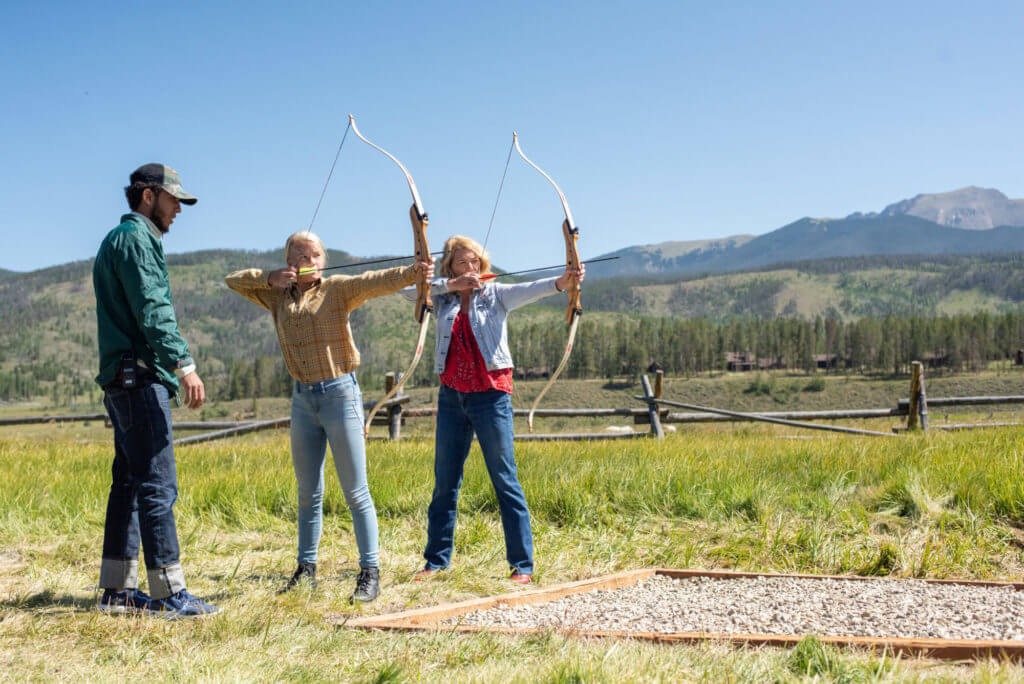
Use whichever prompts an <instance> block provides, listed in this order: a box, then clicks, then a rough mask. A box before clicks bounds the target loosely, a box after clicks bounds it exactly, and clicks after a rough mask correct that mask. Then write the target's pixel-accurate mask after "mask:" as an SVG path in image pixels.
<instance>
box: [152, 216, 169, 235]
mask: <svg viewBox="0 0 1024 684" xmlns="http://www.w3.org/2000/svg"><path fill="white" fill-rule="evenodd" d="M149 220H150V221H152V222H153V225H154V226H156V229H157V230H159V231H160V232H161V233H166V232H168V231H169V230H170V229H171V225H170V223H168V221H167V220H166V219H165V218H164V217H163V216H160V215H159V214H158V213H156V212H155V211H154V212H153V215H152V216H150V217H149Z"/></svg>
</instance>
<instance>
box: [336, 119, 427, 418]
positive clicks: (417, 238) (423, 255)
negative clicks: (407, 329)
mask: <svg viewBox="0 0 1024 684" xmlns="http://www.w3.org/2000/svg"><path fill="white" fill-rule="evenodd" d="M348 121H349V125H350V126H351V127H352V132H353V133H355V134H356V135H357V136H358V137H359V139H360V140H362V141H363V142H364V143H366V144H367V145H369V146H370V147H372V148H374V149H375V150H377V151H378V152H380V153H381V154H383V155H384V156H386V157H387V158H388V159H390V160H391V161H393V162H395V164H397V165H398V168H400V169H401V170H402V173H403V174H405V180H406V181H407V182H408V183H409V191H410V192H411V193H412V207H410V208H409V220H410V221H411V223H412V236H413V247H414V249H413V254H414V255H415V257H416V260H417V261H426V262H429V261H430V245H429V244H428V243H427V223H428V219H427V212H425V211H424V210H423V203H422V202H421V201H420V193H419V191H418V190H417V189H416V183H415V182H414V181H413V179H412V174H410V173H409V170H408V169H407V168H405V165H404V164H402V162H400V161H398V159H397V158H396V157H395V156H394V155H393V154H391V153H390V152H388V151H387V150H385V149H384V148H383V147H380V146H379V145H375V144H374V143H372V142H370V141H369V140H367V139H366V137H365V136H364V135H363V134H362V133H360V132H359V129H358V128H357V127H356V119H355V117H354V116H352V115H351V114H349V115H348ZM433 311H434V303H433V302H432V301H431V299H430V281H429V280H427V275H426V273H421V274H420V277H419V278H418V279H417V281H416V308H414V309H413V317H414V318H415V319H416V321H417V322H418V323H419V324H420V332H419V337H418V338H417V342H416V353H415V354H414V355H413V357H412V363H410V364H409V367H408V368H407V369H406V371H405V373H403V374H402V376H401V377H400V378H396V382H395V384H394V386H393V387H392V388H391V391H389V392H388V393H387V394H385V395H384V398H383V399H381V400H380V401H378V402H377V403H376V404H375V405H374V407H373V408H372V409H371V410H370V415H369V416H367V418H366V424H365V426H364V427H365V433H366V434H367V435H369V434H370V424H371V423H372V422H373V417H374V416H375V415H377V411H379V410H380V408H381V406H383V405H384V403H385V402H387V401H388V400H389V399H391V398H392V397H394V396H395V395H396V394H398V392H399V391H401V389H402V386H403V385H405V382H406V380H408V379H409V378H410V377H411V376H412V372H413V371H414V370H416V366H417V364H419V362H420V357H421V356H422V355H423V343H424V340H426V337H427V328H428V326H429V323H430V314H431V313H432V312H433Z"/></svg>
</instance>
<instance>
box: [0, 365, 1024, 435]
mask: <svg viewBox="0 0 1024 684" xmlns="http://www.w3.org/2000/svg"><path fill="white" fill-rule="evenodd" d="M640 380H641V383H640V384H641V388H642V389H643V394H638V395H633V398H634V399H636V400H637V401H639V402H641V403H643V404H644V406H643V407H642V408H549V409H537V411H536V412H535V414H534V416H535V417H536V418H613V417H630V418H632V419H633V423H634V424H636V425H649V426H650V428H649V430H648V431H646V432H632V431H631V432H625V433H596V432H581V433H547V434H531V433H519V434H516V435H515V439H516V440H517V441H540V440H613V439H636V438H647V437H653V438H655V439H661V438H663V437H664V436H665V427H664V426H665V425H666V424H672V423H674V424H685V423H719V422H750V421H754V422H765V423H775V424H779V425H786V426H789V427H796V428H800V429H811V430H824V431H829V432H837V433H845V434H857V435H872V436H878V437H889V438H891V437H894V436H896V435H898V434H900V433H905V432H908V431H915V430H920V431H923V432H927V431H928V430H929V429H939V430H968V429H974V428H985V427H1008V426H1019V425H1024V423H1020V422H999V423H969V424H947V425H936V426H931V425H930V424H929V417H928V407H929V406H991V405H999V404H1024V396H987V397H986V396H983V397H932V398H928V397H927V394H926V392H925V382H924V371H923V366H922V364H921V363H920V362H918V361H915V362H913V363H912V364H911V381H910V396H909V398H907V399H900V400H898V401H897V404H896V406H895V407H893V408H877V409H837V410H828V411H763V412H757V413H746V412H739V411H731V410H727V409H720V408H714V407H711V406H700V405H696V404H686V403H682V402H677V401H669V400H667V399H664V398H663V397H662V387H663V383H664V376H663V374H662V372H661V371H658V372H657V374H656V375H655V376H654V383H653V384H652V383H651V381H650V378H649V377H648V376H647V375H644V376H642V377H641V379H640ZM395 381H396V376H395V374H394V373H388V374H387V375H386V376H385V391H387V390H389V389H390V388H391V387H393V386H394V383H395ZM411 400H412V397H410V396H408V395H405V394H401V395H399V396H396V397H394V398H392V399H391V400H389V401H388V402H387V403H386V404H384V406H383V407H382V410H381V412H380V413H378V415H377V416H375V417H374V420H373V426H371V427H383V426H387V428H388V429H387V434H386V435H384V434H375V433H371V434H370V435H368V439H374V440H379V439H388V440H395V439H401V437H402V425H403V424H404V423H405V421H406V420H411V419H422V418H430V417H433V416H435V415H437V408H435V407H416V408H409V407H406V404H408V403H409V402H410V401H411ZM372 406H373V402H367V403H365V404H364V410H368V409H370V408H371V407H372ZM670 408H686V409H689V412H686V413H683V412H677V411H671V410H670ZM528 413H529V411H528V410H527V409H514V410H513V414H514V415H515V416H519V417H525V416H526V415H527V414H528ZM892 417H900V418H902V417H905V418H906V424H905V425H900V426H896V427H893V428H892V432H891V433H889V432H878V431H875V430H865V429H861V428H852V427H845V426H839V425H826V424H822V423H815V422H809V421H833V420H865V419H872V418H892ZM94 420H103V421H105V422H106V424H107V425H108V426H109V424H110V423H109V420H108V419H107V416H106V414H103V413H93V414H79V415H64V416H30V417H22V418H0V426H5V425H23V424H33V423H36V424H38V423H58V422H70V421H94ZM290 423H291V419H290V418H288V417H283V418H274V419H271V420H260V421H181V422H176V423H174V428H175V429H177V430H207V432H204V433H202V434H198V435H192V436H188V437H181V438H178V439H176V440H174V444H175V445H186V444H196V443H199V442H208V441H212V440H216V439H224V438H227V437H234V436H237V435H244V434H248V433H251V432H258V431H261V430H270V429H276V428H283V427H288V426H289V425H290Z"/></svg>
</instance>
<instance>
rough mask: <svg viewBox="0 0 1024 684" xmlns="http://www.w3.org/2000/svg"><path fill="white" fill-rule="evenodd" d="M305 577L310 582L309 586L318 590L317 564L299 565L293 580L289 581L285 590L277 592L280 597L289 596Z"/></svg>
mask: <svg viewBox="0 0 1024 684" xmlns="http://www.w3.org/2000/svg"><path fill="white" fill-rule="evenodd" d="M303 577H305V578H306V579H307V580H308V581H309V586H310V587H311V588H313V589H316V563H299V567H297V568H295V573H294V574H293V575H292V578H291V579H290V580H288V584H287V585H285V588H284V589H282V590H281V591H279V592H277V593H278V595H281V594H287V593H288V592H289V591H291V590H292V589H294V588H295V587H297V586H298V584H299V582H300V581H301V580H302V578H303Z"/></svg>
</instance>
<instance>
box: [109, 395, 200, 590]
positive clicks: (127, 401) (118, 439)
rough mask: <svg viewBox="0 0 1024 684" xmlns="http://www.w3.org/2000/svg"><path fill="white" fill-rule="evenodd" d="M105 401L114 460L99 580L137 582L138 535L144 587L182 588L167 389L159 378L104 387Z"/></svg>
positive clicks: (118, 584) (120, 584)
mask: <svg viewBox="0 0 1024 684" xmlns="http://www.w3.org/2000/svg"><path fill="white" fill-rule="evenodd" d="M103 405H104V406H105V407H106V409H107V413H108V414H109V415H110V422H111V423H112V424H113V427H114V464H113V467H112V468H111V475H112V483H111V485H110V496H109V498H108V499H107V519H106V524H105V526H104V529H103V561H102V563H101V565H100V587H101V588H103V589H121V588H127V589H132V588H136V587H138V581H139V577H138V572H139V541H140V538H141V542H142V550H143V552H144V554H145V559H146V571H147V575H148V578H149V592H150V594H151V595H152V596H153V597H154V598H166V597H167V596H170V595H171V594H174V593H176V592H178V591H180V590H182V589H184V588H185V575H184V573H183V572H182V569H181V563H180V562H179V551H178V530H177V528H176V527H175V524H174V510H173V509H174V502H175V501H177V499H178V475H177V472H176V470H175V466H174V448H173V446H172V444H171V443H172V441H173V438H172V435H171V407H170V394H169V393H168V391H167V388H166V387H164V386H163V385H161V384H160V383H157V382H154V383H152V384H146V383H142V384H140V385H139V386H138V387H135V388H133V389H130V390H126V389H121V388H108V389H107V390H106V391H105V392H104V396H103Z"/></svg>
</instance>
